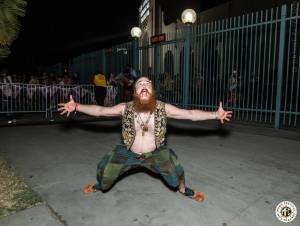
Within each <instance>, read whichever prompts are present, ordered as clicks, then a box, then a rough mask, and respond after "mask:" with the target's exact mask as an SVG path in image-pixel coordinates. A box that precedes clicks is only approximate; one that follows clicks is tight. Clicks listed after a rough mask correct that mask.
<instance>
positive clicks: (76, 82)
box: [72, 72, 80, 85]
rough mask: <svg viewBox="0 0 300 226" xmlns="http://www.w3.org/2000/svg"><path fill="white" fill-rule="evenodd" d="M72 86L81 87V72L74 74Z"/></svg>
mask: <svg viewBox="0 0 300 226" xmlns="http://www.w3.org/2000/svg"><path fill="white" fill-rule="evenodd" d="M72 84H73V85H79V84H80V75H79V72H75V73H74V74H73V78H72Z"/></svg>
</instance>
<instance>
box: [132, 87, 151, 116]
mask: <svg viewBox="0 0 300 226" xmlns="http://www.w3.org/2000/svg"><path fill="white" fill-rule="evenodd" d="M133 106H134V109H135V111H136V112H153V111H154V109H155V107H156V98H155V92H154V90H153V91H152V94H151V95H150V97H149V99H148V100H141V99H140V96H139V95H138V94H137V93H136V92H134V93H133Z"/></svg>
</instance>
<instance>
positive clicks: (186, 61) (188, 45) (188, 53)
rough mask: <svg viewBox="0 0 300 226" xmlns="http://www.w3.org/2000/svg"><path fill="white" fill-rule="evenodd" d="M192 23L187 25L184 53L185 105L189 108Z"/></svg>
mask: <svg viewBox="0 0 300 226" xmlns="http://www.w3.org/2000/svg"><path fill="white" fill-rule="evenodd" d="M191 29H192V27H191V25H186V26H185V32H184V54H183V106H184V108H187V106H188V102H189V83H190V56H191V43H190V42H191V41H190V39H191Z"/></svg>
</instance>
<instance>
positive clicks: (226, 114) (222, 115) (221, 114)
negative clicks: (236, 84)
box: [216, 101, 232, 124]
mask: <svg viewBox="0 0 300 226" xmlns="http://www.w3.org/2000/svg"><path fill="white" fill-rule="evenodd" d="M216 114H217V119H218V120H220V121H221V123H222V124H223V123H224V120H226V121H227V122H229V121H230V118H231V116H232V111H225V110H224V109H223V106H222V102H221V101H220V105H219V108H218V111H217V112H216Z"/></svg>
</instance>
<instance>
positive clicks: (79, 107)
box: [58, 96, 125, 117]
mask: <svg viewBox="0 0 300 226" xmlns="http://www.w3.org/2000/svg"><path fill="white" fill-rule="evenodd" d="M58 107H59V108H58V111H59V112H60V114H61V115H64V114H67V117H69V115H70V113H71V112H73V111H77V112H82V113H84V114H87V115H91V116H108V117H112V116H121V115H122V114H123V112H124V109H125V104H124V103H121V104H118V105H115V106H112V107H103V106H98V105H86V104H79V103H75V101H74V100H73V97H72V96H70V101H69V102H68V103H60V104H58Z"/></svg>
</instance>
